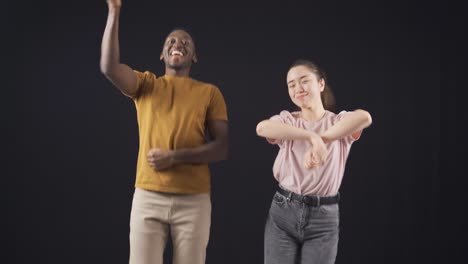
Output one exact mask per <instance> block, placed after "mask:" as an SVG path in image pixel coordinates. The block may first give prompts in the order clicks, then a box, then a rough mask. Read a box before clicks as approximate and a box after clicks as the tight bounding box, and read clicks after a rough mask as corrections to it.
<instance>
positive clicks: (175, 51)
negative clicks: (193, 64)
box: [171, 50, 184, 56]
mask: <svg viewBox="0 0 468 264" xmlns="http://www.w3.org/2000/svg"><path fill="white" fill-rule="evenodd" d="M171 55H179V56H184V54H183V53H182V52H180V51H178V50H174V51H172V52H171Z"/></svg>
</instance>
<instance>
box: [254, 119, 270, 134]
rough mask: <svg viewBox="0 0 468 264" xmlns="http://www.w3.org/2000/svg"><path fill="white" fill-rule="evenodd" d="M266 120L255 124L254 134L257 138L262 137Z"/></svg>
mask: <svg viewBox="0 0 468 264" xmlns="http://www.w3.org/2000/svg"><path fill="white" fill-rule="evenodd" d="M266 122H268V121H267V120H263V121H261V122H260V123H258V124H257V128H256V132H257V135H258V136H264V135H263V133H264V131H265V125H266Z"/></svg>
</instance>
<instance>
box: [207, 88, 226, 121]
mask: <svg viewBox="0 0 468 264" xmlns="http://www.w3.org/2000/svg"><path fill="white" fill-rule="evenodd" d="M207 119H209V120H228V115H227V107H226V102H225V101H224V97H223V95H222V93H221V91H220V90H219V88H218V87H216V86H213V89H212V92H211V100H210V104H209V105H208V110H207Z"/></svg>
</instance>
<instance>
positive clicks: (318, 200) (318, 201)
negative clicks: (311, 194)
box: [317, 195, 320, 207]
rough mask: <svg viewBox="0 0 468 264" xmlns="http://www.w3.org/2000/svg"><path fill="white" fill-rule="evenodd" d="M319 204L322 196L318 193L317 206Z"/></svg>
mask: <svg viewBox="0 0 468 264" xmlns="http://www.w3.org/2000/svg"><path fill="white" fill-rule="evenodd" d="M319 206H320V196H319V195H317V207H319Z"/></svg>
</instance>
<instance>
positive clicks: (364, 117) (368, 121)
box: [356, 109, 372, 127]
mask: <svg viewBox="0 0 468 264" xmlns="http://www.w3.org/2000/svg"><path fill="white" fill-rule="evenodd" d="M356 113H358V114H359V116H360V117H361V119H362V120H363V121H362V122H363V124H364V127H368V126H370V125H371V124H372V116H371V114H370V113H369V112H367V111H366V110H362V109H358V110H356Z"/></svg>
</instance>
